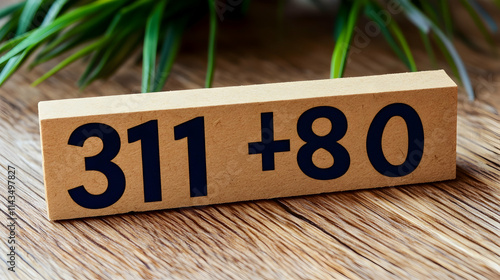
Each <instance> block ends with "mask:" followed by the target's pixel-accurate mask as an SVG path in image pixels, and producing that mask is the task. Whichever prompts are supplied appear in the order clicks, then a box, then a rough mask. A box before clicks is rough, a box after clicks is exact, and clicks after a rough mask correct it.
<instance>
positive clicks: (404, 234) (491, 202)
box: [0, 7, 500, 279]
mask: <svg viewBox="0 0 500 280" xmlns="http://www.w3.org/2000/svg"><path fill="white" fill-rule="evenodd" d="M271 8H272V7H271ZM273 9H274V8H273ZM253 11H254V12H253V15H254V16H253V17H251V18H250V19H249V20H247V21H243V22H231V21H229V20H227V21H225V22H224V23H223V25H222V26H223V30H222V31H221V34H220V40H219V46H218V53H219V57H218V61H217V64H218V65H217V72H216V75H215V86H216V87H220V86H228V85H240V84H255V83H267V82H282V81H294V80H308V79H319V78H326V77H328V71H329V59H330V55H331V50H332V45H333V42H332V39H331V36H330V34H331V19H314V20H306V19H297V18H295V19H290V20H288V21H287V22H285V24H284V25H282V26H281V27H280V25H279V24H277V23H276V22H273V21H267V22H266V21H262V20H261V21H256V18H258V17H259V16H261V14H259V11H258V10H257V11H255V10H253ZM262 11H264V10H262ZM271 12H274V10H271ZM270 18H271V19H272V18H273V17H272V13H271V16H270ZM471 28H472V27H471ZM473 31H474V30H473ZM471 32H472V31H471ZM475 33H476V34H478V33H479V32H475ZM280 34H281V35H280ZM417 37H418V36H417ZM498 39H499V38H498V37H496V40H497V42H499V43H500V40H498ZM411 41H412V42H411V44H412V45H413V46H415V47H414V48H413V50H414V54H415V57H416V60H417V61H418V64H419V65H420V68H422V69H429V68H430V67H429V63H428V60H427V57H426V54H425V51H424V48H423V47H421V44H420V43H419V40H418V38H414V39H412V40H411ZM205 42H206V26H204V25H200V27H197V28H195V30H193V34H190V35H188V36H187V38H186V40H185V42H184V46H183V48H182V51H181V54H180V57H179V60H178V63H177V64H176V65H175V66H174V69H173V75H172V76H171V78H170V80H169V82H168V83H167V86H166V89H186V88H198V87H201V86H202V85H203V79H204V69H205V57H206V49H205V45H206V44H205ZM458 45H459V50H460V51H461V53H462V55H463V57H464V60H465V61H466V63H467V64H468V66H469V68H468V69H469V71H470V74H471V76H472V78H473V82H474V85H475V89H476V94H477V100H476V101H474V102H469V101H467V100H466V97H465V94H464V92H462V91H461V92H459V105H458V139H457V143H458V144H457V179H456V180H453V181H445V182H438V183H432V184H420V185H411V186H404V187H396V188H384V189H377V190H363V191H352V192H344V193H331V194H322V195H314V196H306V197H296V198H285V199H273V200H265V201H254V202H245V203H234V204H225V205H218V206H207V207H196V208H184V209H175V210H165V211H154V212H146V213H141V214H124V215H117V216H109V217H103V218H89V219H78V220H68V221H63V222H50V221H48V219H47V213H46V203H45V199H44V186H43V184H42V166H41V153H40V142H39V131H38V129H39V128H38V118H37V103H38V101H41V100H49V99H59V98H69V97H85V96H101V95H112V94H123V93H130V92H138V91H139V89H140V78H141V74H140V68H139V66H136V65H134V64H133V63H130V64H129V66H128V67H125V68H123V69H122V70H121V71H120V72H119V73H118V74H117V75H116V76H115V77H114V78H112V79H111V80H109V81H106V82H98V83H95V84H94V85H92V86H90V87H89V88H87V89H86V90H85V91H83V92H80V91H78V90H77V88H76V87H75V86H74V81H75V80H76V79H77V77H78V75H79V74H81V72H82V70H83V64H81V63H77V64H75V65H74V66H71V67H70V68H68V69H67V70H64V71H63V72H61V73H59V74H58V75H56V76H55V77H54V78H52V79H49V80H48V81H47V82H45V83H43V84H41V85H40V86H38V87H36V88H32V87H30V82H32V81H34V80H35V78H36V77H39V76H40V75H41V74H42V73H44V71H47V70H48V69H49V68H50V66H53V65H54V64H55V62H51V63H48V64H47V65H43V66H41V67H39V68H36V69H34V70H33V71H31V72H28V70H22V71H20V72H19V73H17V74H16V75H14V77H13V78H12V79H11V80H10V81H9V82H8V83H7V84H5V85H4V86H3V87H1V88H0V119H1V120H0V166H1V167H2V168H1V169H0V170H1V173H2V174H1V175H0V177H1V180H0V182H1V188H0V189H1V190H2V191H1V192H0V196H1V199H2V208H1V209H2V212H3V213H4V218H2V220H1V222H2V225H5V223H6V216H5V211H6V207H5V201H6V196H7V193H6V186H7V183H6V176H7V171H6V169H7V165H9V164H10V165H14V166H15V167H16V170H17V176H18V180H17V184H18V188H17V192H16V195H17V197H16V199H17V214H18V218H19V220H18V222H19V225H18V228H17V248H16V252H17V254H18V256H17V259H16V262H17V272H16V273H11V272H9V271H7V269H6V268H7V265H6V264H5V260H6V252H7V236H8V231H7V229H6V227H5V226H2V227H1V228H0V238H2V240H1V243H2V246H1V251H0V252H1V255H0V259H1V260H2V269H1V270H0V279H86V278H88V279H98V278H103V279H121V278H125V279H165V278H174V279H235V278H243V279H330V278H338V279H346V278H351V279H357V278H365V279H366V278H371V279H393V278H419V279H424V278H431V279H449V278H455V279H456V278H468V279H481V278H482V279H498V278H499V277H500V240H499V238H500V237H499V232H500V204H499V200H500V184H499V181H500V116H499V114H498V111H499V110H500V98H499V97H500V68H499V65H500V64H499V60H498V58H493V57H492V56H491V55H489V54H481V53H479V52H475V51H473V50H470V49H468V48H465V47H464V46H463V45H462V44H461V43H458ZM132 62H133V61H132ZM402 71H405V69H404V67H403V65H402V63H401V62H399V61H398V60H397V59H396V58H395V56H394V55H393V54H392V53H391V52H390V51H389V50H388V47H387V45H386V44H385V42H383V40H382V38H380V37H377V38H374V39H372V41H371V42H370V44H369V46H368V47H367V48H364V49H362V50H361V52H360V53H359V54H357V55H356V56H352V58H351V60H350V64H349V65H348V67H347V73H346V74H347V76H360V75H368V74H381V73H391V72H402ZM449 73H450V72H449ZM303 187H304V188H307V186H303Z"/></svg>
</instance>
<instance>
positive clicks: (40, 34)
mask: <svg viewBox="0 0 500 280" xmlns="http://www.w3.org/2000/svg"><path fill="white" fill-rule="evenodd" d="M119 2H120V1H113V0H98V1H95V2H92V3H91V4H88V5H85V6H82V7H80V8H77V9H75V10H72V11H70V12H68V13H67V14H65V15H62V16H61V17H59V18H57V19H56V20H54V22H52V23H51V24H49V25H47V26H45V27H42V28H38V29H36V31H35V32H33V34H31V35H30V36H29V37H28V38H26V39H24V40H23V41H21V42H20V43H19V44H17V45H16V46H15V47H14V48H12V50H10V51H9V52H7V53H6V54H5V55H3V56H2V57H0V65H3V64H4V63H5V62H6V61H7V60H9V59H10V58H12V57H13V56H15V55H17V54H18V53H20V52H22V51H23V50H24V49H26V48H28V47H29V46H31V45H33V44H38V43H40V42H42V41H43V40H45V39H47V38H49V37H50V36H52V35H53V34H55V33H56V32H58V31H60V30H62V29H64V28H66V27H67V26H69V25H71V24H73V23H75V22H77V21H79V20H80V19H81V18H82V17H84V16H89V15H92V14H95V13H98V12H99V11H100V10H103V9H106V8H113V6H115V7H116V6H118V5H119V4H120V3H119Z"/></svg>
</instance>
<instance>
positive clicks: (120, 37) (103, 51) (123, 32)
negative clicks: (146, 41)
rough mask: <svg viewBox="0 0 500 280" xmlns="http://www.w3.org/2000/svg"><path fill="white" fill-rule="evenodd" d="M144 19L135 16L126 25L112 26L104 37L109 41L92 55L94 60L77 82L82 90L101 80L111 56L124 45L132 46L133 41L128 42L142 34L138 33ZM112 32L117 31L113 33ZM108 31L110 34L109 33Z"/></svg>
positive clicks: (140, 16)
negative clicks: (101, 74) (100, 77)
mask: <svg viewBox="0 0 500 280" xmlns="http://www.w3.org/2000/svg"><path fill="white" fill-rule="evenodd" d="M143 18H144V15H134V16H133V17H132V18H130V19H128V20H127V21H124V25H110V27H109V28H108V30H107V32H106V34H105V35H104V37H105V38H107V39H108V40H107V41H106V43H105V44H103V46H102V47H101V48H99V49H98V50H97V51H96V52H95V53H94V54H93V55H92V59H91V60H90V62H89V63H88V65H87V68H86V69H85V71H84V73H83V75H82V76H81V77H80V79H79V80H78V82H77V84H78V86H79V87H80V88H82V89H83V88H85V87H86V86H87V85H89V84H90V83H91V82H92V81H94V80H96V79H98V78H99V75H100V73H102V71H103V69H104V68H105V66H106V64H107V63H108V62H109V60H110V59H111V56H113V55H115V54H116V53H117V52H120V51H121V50H122V48H121V47H122V45H123V44H127V45H128V44H130V42H131V40H128V39H129V38H130V37H132V36H137V34H142V33H141V32H138V31H142V30H143V28H144V22H143V20H142V19H143ZM110 30H115V31H113V32H111V31H110ZM108 31H110V32H109V33H108ZM115 57H116V56H115Z"/></svg>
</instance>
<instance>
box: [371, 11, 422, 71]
mask: <svg viewBox="0 0 500 280" xmlns="http://www.w3.org/2000/svg"><path fill="white" fill-rule="evenodd" d="M381 11H382V10H381V8H380V7H378V6H377V5H376V4H374V3H370V2H368V3H367V5H366V7H365V13H366V14H367V16H368V17H369V18H371V19H372V20H373V21H374V22H375V23H376V24H377V25H378V26H379V28H380V31H381V32H382V35H383V36H384V37H385V39H386V41H387V43H388V44H389V46H390V47H391V48H392V49H393V51H394V53H396V55H397V56H398V57H399V59H401V61H403V62H404V63H405V64H406V66H407V67H408V69H410V71H417V66H416V65H415V61H414V59H413V55H412V53H411V51H410V48H409V46H408V43H407V42H406V39H405V37H404V35H403V33H402V32H401V30H400V29H399V27H398V25H397V24H396V23H395V22H394V21H393V20H392V19H391V18H389V22H385V21H384V19H383V18H382V17H381V16H380V14H381V13H380V12H381ZM388 26H389V28H388ZM389 29H390V30H389ZM393 35H394V36H396V39H397V40H398V42H399V44H400V45H401V46H400V45H398V43H397V42H396V39H395V38H394V36H393Z"/></svg>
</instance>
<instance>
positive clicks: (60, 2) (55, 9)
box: [40, 0, 68, 27]
mask: <svg viewBox="0 0 500 280" xmlns="http://www.w3.org/2000/svg"><path fill="white" fill-rule="evenodd" d="M67 2H68V0H56V1H54V3H52V5H51V6H50V9H49V11H48V12H47V14H46V15H45V18H44V19H43V22H42V24H41V25H40V26H42V27H43V26H47V25H48V24H50V23H52V22H53V21H54V19H55V18H56V17H57V15H58V14H59V12H60V11H61V10H62V8H63V7H64V5H66V3H67Z"/></svg>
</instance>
